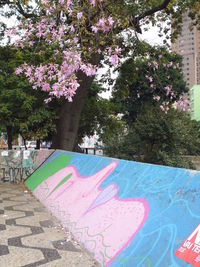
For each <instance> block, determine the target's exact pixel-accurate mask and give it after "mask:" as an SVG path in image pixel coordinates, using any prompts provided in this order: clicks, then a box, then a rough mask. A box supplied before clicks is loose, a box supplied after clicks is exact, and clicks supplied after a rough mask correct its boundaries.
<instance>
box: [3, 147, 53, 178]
mask: <svg viewBox="0 0 200 267" xmlns="http://www.w3.org/2000/svg"><path fill="white" fill-rule="evenodd" d="M53 152H54V150H48V149H45V150H24V151H21V150H2V151H0V179H1V180H4V181H7V180H9V181H13V182H19V181H21V180H24V179H26V178H27V177H28V176H29V175H30V174H32V173H33V172H34V171H35V170H36V169H37V168H38V167H39V166H40V165H41V164H42V163H43V162H44V161H45V160H46V159H47V158H48V157H49V156H50V155H51V154H52V153H53Z"/></svg>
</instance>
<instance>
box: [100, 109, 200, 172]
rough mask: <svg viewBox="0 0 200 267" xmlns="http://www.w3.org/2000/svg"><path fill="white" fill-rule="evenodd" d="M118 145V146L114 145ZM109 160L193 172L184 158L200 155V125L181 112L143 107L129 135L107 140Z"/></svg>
mask: <svg viewBox="0 0 200 267" xmlns="http://www.w3.org/2000/svg"><path fill="white" fill-rule="evenodd" d="M116 143H117V145H116ZM105 153H106V155H108V156H112V157H117V158H124V159H129V160H139V161H144V162H149V163H154V164H161V165H168V166H174V167H187V168H188V167H189V168H192V167H193V166H192V165H191V163H190V162H187V161H186V160H185V158H184V155H199V154H200V124H199V123H198V122H196V121H192V120H191V119H190V117H189V116H188V115H187V114H186V113H183V112H180V111H178V110H175V109H173V108H172V109H170V110H169V112H168V113H167V114H166V113H164V112H162V111H161V109H160V107H159V106H152V105H151V106H150V105H146V106H143V108H142V110H141V113H140V114H139V115H138V117H137V118H136V120H135V122H134V123H133V124H132V125H131V127H130V128H129V130H128V131H126V130H125V131H124V132H122V133H121V134H120V135H117V138H116V136H110V140H108V142H106V143H105Z"/></svg>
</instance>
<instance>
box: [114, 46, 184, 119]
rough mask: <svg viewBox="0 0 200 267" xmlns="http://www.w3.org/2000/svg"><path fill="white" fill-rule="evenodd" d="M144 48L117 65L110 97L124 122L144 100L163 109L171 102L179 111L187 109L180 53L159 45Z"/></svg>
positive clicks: (168, 106)
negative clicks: (117, 73) (138, 54)
mask: <svg viewBox="0 0 200 267" xmlns="http://www.w3.org/2000/svg"><path fill="white" fill-rule="evenodd" d="M144 45H145V44H144ZM146 50H147V51H146V52H145V53H144V55H140V56H137V57H132V58H129V59H128V60H126V61H125V62H124V63H123V64H122V65H121V67H120V68H119V75H118V78H117V79H116V82H115V85H114V88H113V92H112V96H113V97H112V101H113V102H114V103H115V104H116V106H117V107H118V112H119V113H121V114H124V118H125V120H126V122H127V123H128V124H132V123H133V122H134V121H135V120H136V118H137V116H138V115H139V114H140V113H141V109H142V108H143V106H144V105H146V104H147V103H148V104H152V105H154V106H155V105H156V106H159V107H160V109H161V110H162V111H163V112H164V113H167V112H168V111H169V109H170V107H171V106H173V107H175V105H176V106H177V107H178V108H179V109H181V110H182V111H188V109H189V105H188V104H189V103H188V102H187V101H186V100H187V99H186V98H185V94H186V93H187V92H188V88H187V86H186V82H185V81H184V79H183V73H182V71H181V69H182V67H183V64H182V58H181V56H179V55H177V54H174V53H170V52H168V51H167V50H166V49H165V48H163V47H160V48H158V47H157V48H154V47H148V49H146Z"/></svg>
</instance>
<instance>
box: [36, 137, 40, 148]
mask: <svg viewBox="0 0 200 267" xmlns="http://www.w3.org/2000/svg"><path fill="white" fill-rule="evenodd" d="M36 149H38V150H39V149H40V139H39V140H37V141H36Z"/></svg>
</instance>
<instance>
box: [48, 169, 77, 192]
mask: <svg viewBox="0 0 200 267" xmlns="http://www.w3.org/2000/svg"><path fill="white" fill-rule="evenodd" d="M71 176H72V173H70V174H69V175H68V176H67V177H65V178H64V179H62V181H61V182H60V183H59V184H58V185H57V186H56V187H55V188H54V189H53V190H52V191H51V193H50V194H49V195H48V197H50V195H51V194H53V192H54V191H55V190H56V189H58V187H60V186H61V185H62V184H64V183H66V182H67V181H68V180H69V178H70V177H71Z"/></svg>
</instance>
